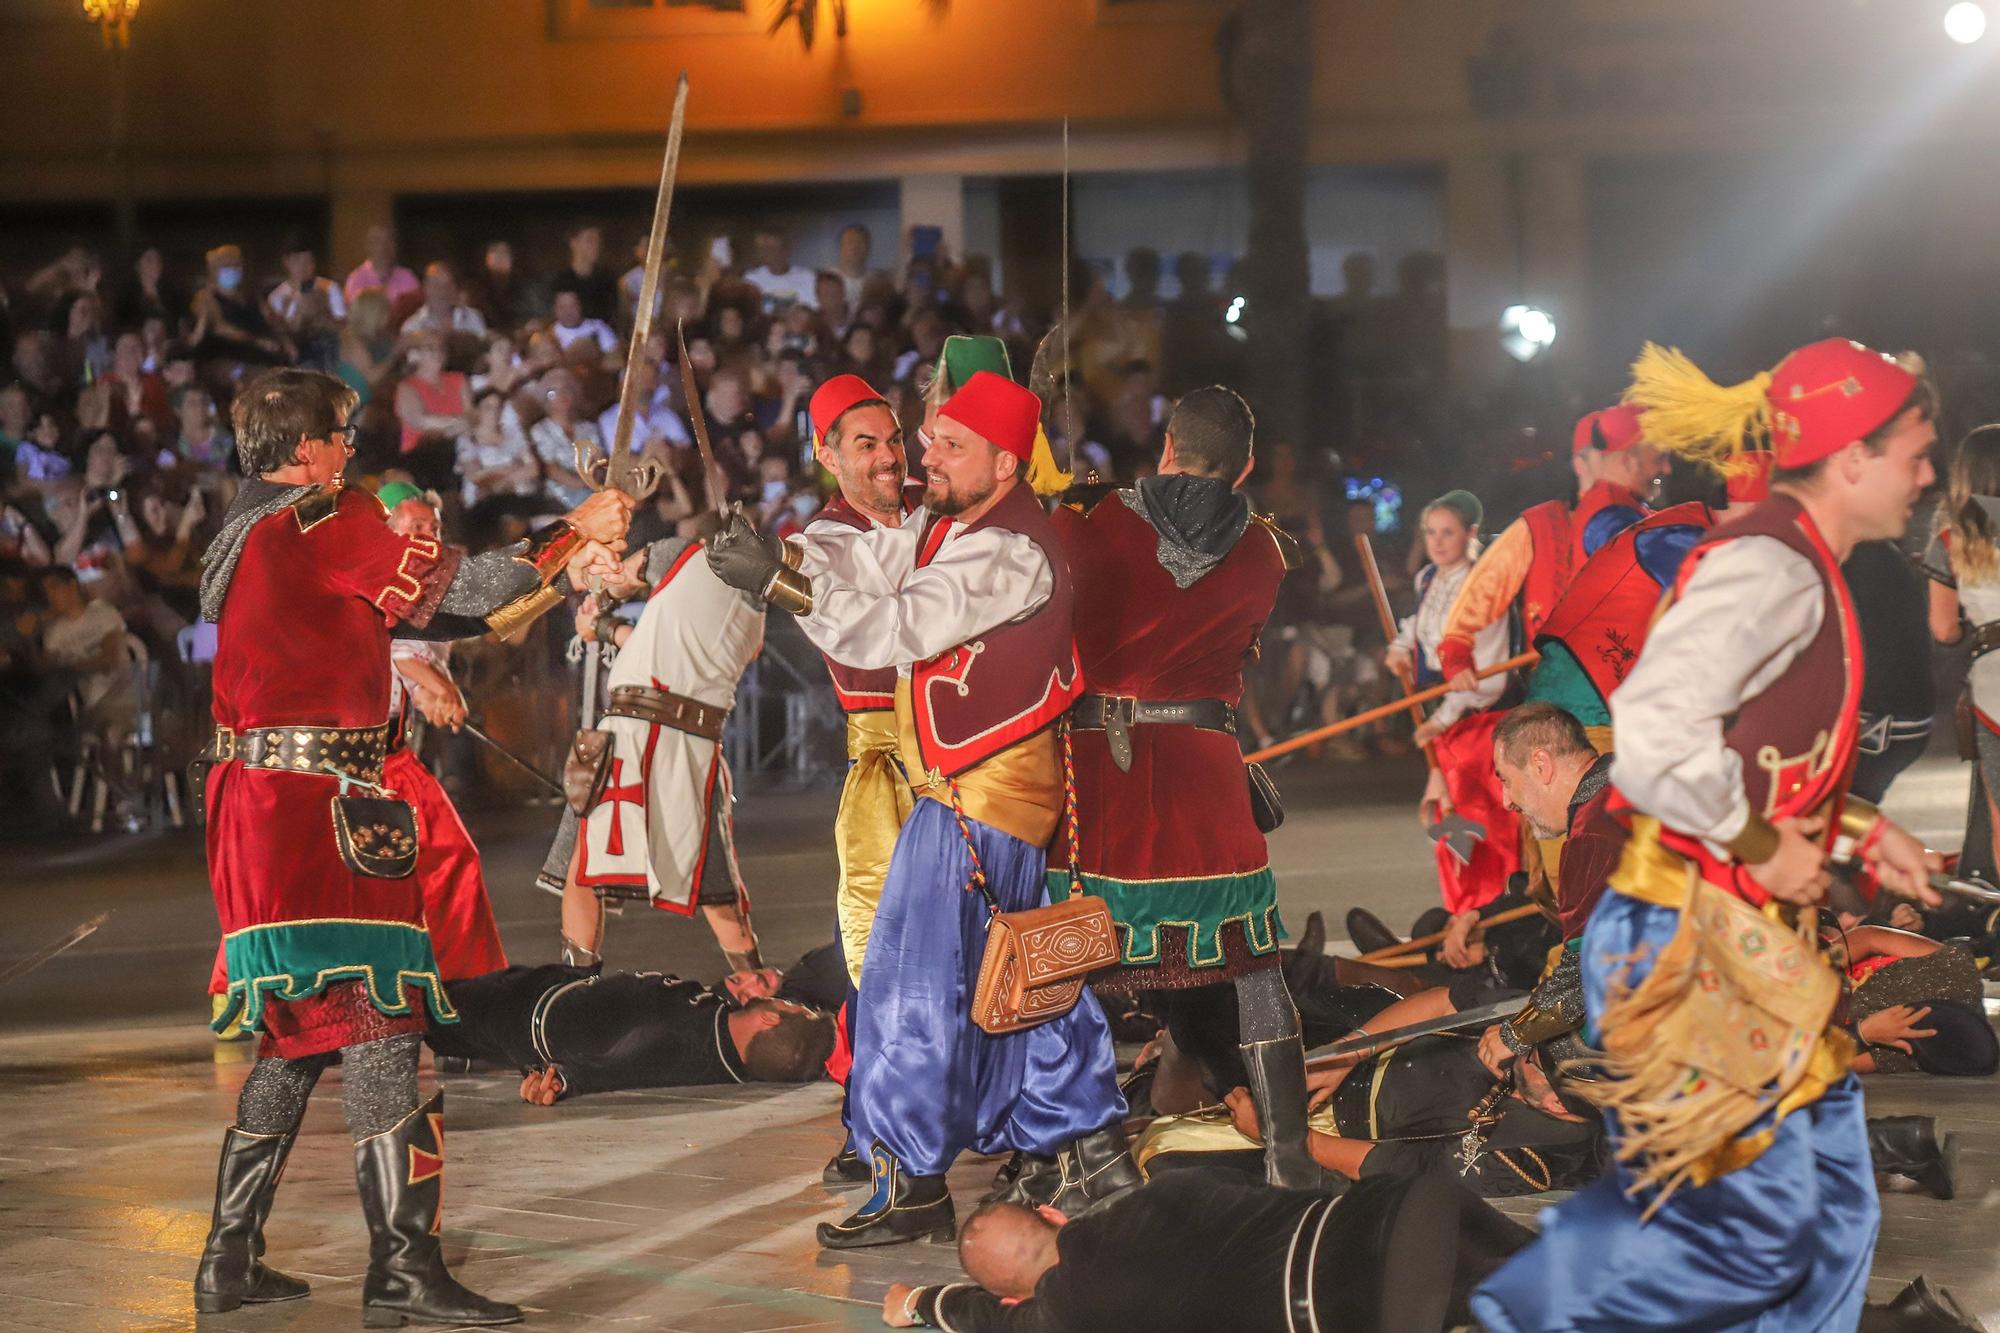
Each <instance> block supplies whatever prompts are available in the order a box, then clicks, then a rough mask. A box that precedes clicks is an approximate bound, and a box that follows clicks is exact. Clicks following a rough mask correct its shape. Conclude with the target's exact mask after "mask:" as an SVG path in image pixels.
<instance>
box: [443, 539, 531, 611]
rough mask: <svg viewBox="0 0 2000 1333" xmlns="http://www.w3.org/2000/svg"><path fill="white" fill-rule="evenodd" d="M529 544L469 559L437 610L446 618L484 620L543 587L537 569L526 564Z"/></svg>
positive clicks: (522, 543) (483, 553) (523, 543)
mask: <svg viewBox="0 0 2000 1333" xmlns="http://www.w3.org/2000/svg"><path fill="white" fill-rule="evenodd" d="M527 550H528V543H526V542H524V541H520V542H515V543H514V544H513V545H511V546H502V547H500V548H499V549H497V550H492V551H485V552H482V553H481V554H479V555H469V556H467V557H465V559H464V560H462V561H460V562H459V565H458V573H457V574H455V575H453V577H452V580H451V586H449V587H447V588H446V589H445V590H444V600H442V601H440V602H439V603H438V610H439V611H441V612H443V613H445V614H446V615H454V616H470V617H473V618H483V617H485V616H488V615H491V614H492V613H493V612H494V611H496V610H498V609H499V608H500V607H503V606H505V605H506V604H507V603H509V602H511V601H513V600H514V599H515V598H517V597H524V596H526V595H527V594H529V593H531V592H533V591H534V590H535V589H536V588H537V587H539V586H540V584H541V579H540V578H539V577H538V576H537V575H536V573H535V567H534V566H533V565H531V564H528V563H526V561H525V559H524V558H523V557H525V555H526V554H527Z"/></svg>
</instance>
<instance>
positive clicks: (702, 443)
mask: <svg viewBox="0 0 2000 1333" xmlns="http://www.w3.org/2000/svg"><path fill="white" fill-rule="evenodd" d="M674 337H675V338H677V339H678V340H679V341H680V352H681V394H682V396H683V397H685V398H686V399H687V413H688V425H689V426H691V427H693V428H694V447H695V448H696V449H698V450H700V451H701V469H702V485H703V486H705V487H706V488H707V489H708V490H709V492H710V496H709V498H710V499H712V500H714V501H715V512H716V513H718V514H720V515H722V516H723V517H724V518H728V517H729V497H728V496H727V495H725V494H723V492H722V488H721V487H720V486H719V485H718V484H717V483H719V482H721V481H723V480H725V475H724V473H723V471H722V465H721V464H720V463H718V462H716V461H715V446H714V445H713V444H710V443H709V440H708V412H707V410H706V409H704V408H703V407H702V405H701V382H700V381H699V380H697V379H695V377H694V362H692V361H690V360H688V339H687V328H686V326H685V325H684V324H682V323H681V322H680V321H679V320H676V321H674Z"/></svg>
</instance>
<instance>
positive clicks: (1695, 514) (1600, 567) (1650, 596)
mask: <svg viewBox="0 0 2000 1333" xmlns="http://www.w3.org/2000/svg"><path fill="white" fill-rule="evenodd" d="M1714 521H1715V518H1714V515H1712V514H1711V513H1710V512H1709V508H1708V506H1707V505H1705V504H1703V503H1701V502H1700V501H1699V500H1689V501H1687V502H1686V503H1684V504H1677V505H1673V506H1670V507H1669V508H1666V509H1662V510H1660V511H1659V512H1657V513H1653V514H1648V515H1647V516H1646V517H1644V518H1642V519H1640V520H1639V521H1638V522H1637V523H1634V524H1633V525H1632V526H1631V527H1629V528H1627V529H1625V530H1624V531H1623V532H1621V533H1619V534H1618V535H1617V536H1616V537H1613V538H1612V539H1611V540H1610V541H1608V542H1606V543H1605V544H1604V545H1603V546H1601V547H1599V548H1598V550H1597V554H1595V555H1593V556H1591V557H1590V559H1588V560H1586V561H1584V563H1583V567H1582V568H1581V569H1579V570H1577V572H1576V576H1575V578H1573V579H1572V580H1571V581H1570V585H1569V591H1567V592H1565V593H1564V594H1563V595H1562V600H1560V601H1559V602H1557V603H1556V605H1555V609H1554V610H1553V611H1551V612H1550V613H1549V615H1548V618H1547V619H1545V620H1544V621H1543V622H1542V632H1541V633H1540V634H1538V635H1536V636H1535V642H1536V643H1537V644H1538V645H1539V644H1540V643H1542V642H1543V641H1544V640H1553V641H1554V642H1556V643H1560V644H1561V645H1562V646H1563V647H1565V648H1567V649H1569V651H1570V655H1571V656H1572V657H1574V658H1575V659H1576V662H1577V665H1578V666H1580V667H1582V668H1583V672H1584V674H1585V675H1587V676H1589V677H1590V683H1591V684H1592V685H1595V686H1596V687H1597V694H1598V697H1599V698H1601V699H1609V698H1610V697H1611V692H1612V691H1613V690H1615V689H1617V688H1618V687H1619V686H1620V685H1622V684H1624V683H1625V676H1626V674H1627V673H1628V672H1630V671H1631V669H1632V663H1633V662H1635V661H1637V660H1638V657H1639V650H1640V649H1641V648H1643V647H1644V646H1645V644H1646V634H1647V631H1649V630H1650V629H1652V627H1653V613H1654V612H1655V611H1656V610H1658V609H1659V605H1660V585H1659V584H1658V583H1656V582H1654V580H1653V576H1652V575H1651V574H1648V573H1647V572H1646V571H1645V570H1644V569H1643V568H1642V567H1641V566H1640V564H1639V554H1638V535H1639V534H1640V533H1641V532H1644V531H1646V530H1648V529H1650V528H1667V527H1676V526H1679V527H1700V528H1706V527H1708V526H1710V525H1711V524H1713V523H1714Z"/></svg>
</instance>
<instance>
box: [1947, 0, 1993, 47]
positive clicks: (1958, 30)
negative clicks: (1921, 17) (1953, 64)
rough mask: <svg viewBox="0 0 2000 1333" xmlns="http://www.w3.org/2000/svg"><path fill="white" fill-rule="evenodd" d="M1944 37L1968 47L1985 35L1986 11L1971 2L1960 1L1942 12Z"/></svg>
mask: <svg viewBox="0 0 2000 1333" xmlns="http://www.w3.org/2000/svg"><path fill="white" fill-rule="evenodd" d="M1944 35H1945V36H1947V37H1949V38H1951V39H1952V40H1953V41H1954V42H1957V43H1958V44H1959V45H1960V46H1970V45H1972V44H1973V43H1974V42H1976V41H1978V40H1979V39H1980V38H1981V37H1984V36H1985V35H1986V10H1985V9H1984V8H1983V7H1981V6H1980V5H1977V4H1975V3H1973V0H1960V3H1958V4H1955V5H1953V6H1952V7H1951V8H1950V9H1947V10H1945V12H1944Z"/></svg>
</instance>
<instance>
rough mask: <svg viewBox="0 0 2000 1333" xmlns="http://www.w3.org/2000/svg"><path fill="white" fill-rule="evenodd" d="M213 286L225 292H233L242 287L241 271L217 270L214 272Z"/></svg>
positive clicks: (235, 269) (237, 269) (236, 269)
mask: <svg viewBox="0 0 2000 1333" xmlns="http://www.w3.org/2000/svg"><path fill="white" fill-rule="evenodd" d="M215 285H216V286H218V287H220V288H222V290H223V291H225V292H233V291H235V290H236V289H237V288H238V287H240V286H242V285H243V270H242V269H240V268H219V269H217V270H215Z"/></svg>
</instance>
